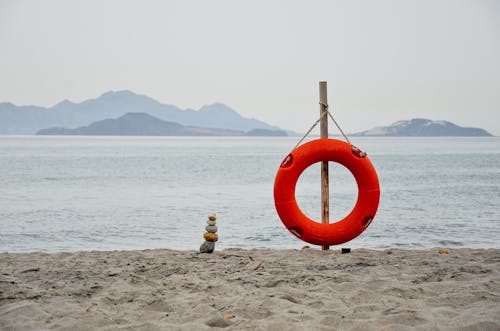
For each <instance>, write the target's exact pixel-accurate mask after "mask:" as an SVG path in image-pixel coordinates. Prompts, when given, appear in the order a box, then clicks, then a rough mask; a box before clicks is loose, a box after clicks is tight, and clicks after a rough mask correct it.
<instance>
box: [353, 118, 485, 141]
mask: <svg viewBox="0 0 500 331" xmlns="http://www.w3.org/2000/svg"><path fill="white" fill-rule="evenodd" d="M354 135H355V136H396V137H398V136H399V137H412V136H413V137H439V136H441V137H443V136H450V137H452V136H461V137H488V136H492V134H490V133H489V132H488V131H486V130H484V129H480V128H467V127H462V126H458V125H456V124H453V123H451V122H448V121H433V120H430V119H425V118H414V119H411V120H406V121H398V122H395V123H393V124H391V125H389V126H378V127H374V128H373V129H370V130H366V131H362V132H359V133H356V134H354Z"/></svg>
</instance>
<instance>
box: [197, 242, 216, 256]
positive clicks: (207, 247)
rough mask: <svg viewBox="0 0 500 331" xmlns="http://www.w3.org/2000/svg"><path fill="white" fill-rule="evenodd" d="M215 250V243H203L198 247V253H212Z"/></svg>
mask: <svg viewBox="0 0 500 331" xmlns="http://www.w3.org/2000/svg"><path fill="white" fill-rule="evenodd" d="M214 249H215V243H214V242H212V241H205V242H204V243H203V244H201V246H200V253H213V251H214Z"/></svg>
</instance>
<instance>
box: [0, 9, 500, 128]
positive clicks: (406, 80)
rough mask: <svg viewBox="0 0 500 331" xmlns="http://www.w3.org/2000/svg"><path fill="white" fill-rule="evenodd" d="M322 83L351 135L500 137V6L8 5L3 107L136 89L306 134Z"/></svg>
mask: <svg viewBox="0 0 500 331" xmlns="http://www.w3.org/2000/svg"><path fill="white" fill-rule="evenodd" d="M320 80H326V81H328V87H329V89H328V93H329V94H328V97H329V101H330V106H331V107H333V110H334V113H335V115H336V116H337V117H338V119H339V121H340V122H341V124H342V125H343V126H344V128H345V130H347V131H348V132H353V131H358V130H363V129H367V128H370V127H373V126H376V125H386V124H390V123H392V122H394V121H397V120H400V119H409V118H413V117H426V118H431V119H435V120H440V119H446V120H450V121H452V122H455V123H457V124H460V125H465V126H478V127H483V128H485V129H487V130H489V131H490V132H491V133H493V134H496V135H500V1H482V0H470V1H459V0H449V1H448V0H446V1H444V0H443V1H441V0H430V1H425V0H417V1H402V0H395V1H347V0H346V1H305V0H304V1H269V0H266V1H255V0H254V1H237V0H227V1H220V0H214V1H208V0H200V1H189V0H187V1H186V0H182V1H168V0H166V1H123V0H118V1H90V0H81V1H68V0H61V1H51V0H48V1H35V0H33V1H22V0H12V1H5V0H0V101H10V102H13V103H15V104H19V105H26V104H35V105H41V106H51V105H53V104H55V103H57V102H59V101H61V100H62V99H70V100H71V101H74V102H80V101H82V100H85V99H88V98H94V97H97V96H99V95H101V94H102V93H104V92H106V91H109V90H121V89H130V90H132V91H134V92H136V93H140V94H147V95H149V96H151V97H153V98H155V99H157V100H159V101H161V102H163V103H170V104H174V105H177V106H180V107H182V108H194V109H198V108H199V107H200V106H202V105H204V104H209V103H212V102H215V101H219V102H223V103H226V104H227V105H229V106H231V107H233V108H235V109H236V110H237V111H239V112H240V113H241V114H242V115H244V116H246V117H255V118H258V119H261V120H264V121H266V122H269V123H271V124H274V125H278V126H281V127H283V128H286V129H292V130H296V131H298V132H305V131H306V129H307V128H308V127H309V126H310V124H312V123H313V122H314V121H315V120H316V119H317V117H318V113H319V106H318V82H319V81H320ZM332 130H333V128H332Z"/></svg>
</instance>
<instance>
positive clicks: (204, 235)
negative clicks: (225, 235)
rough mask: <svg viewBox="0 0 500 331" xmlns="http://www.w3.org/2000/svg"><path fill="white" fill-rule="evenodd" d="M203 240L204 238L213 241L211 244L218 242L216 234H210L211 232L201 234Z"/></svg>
mask: <svg viewBox="0 0 500 331" xmlns="http://www.w3.org/2000/svg"><path fill="white" fill-rule="evenodd" d="M203 238H205V240H207V241H213V242H216V241H217V240H219V236H218V235H217V234H216V233H211V232H205V233H204V234H203Z"/></svg>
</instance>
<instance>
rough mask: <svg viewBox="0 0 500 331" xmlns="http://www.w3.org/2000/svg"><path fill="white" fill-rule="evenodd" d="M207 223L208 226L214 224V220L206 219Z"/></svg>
mask: <svg viewBox="0 0 500 331" xmlns="http://www.w3.org/2000/svg"><path fill="white" fill-rule="evenodd" d="M207 224H208V225H210V226H214V225H215V221H212V220H208V221H207Z"/></svg>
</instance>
